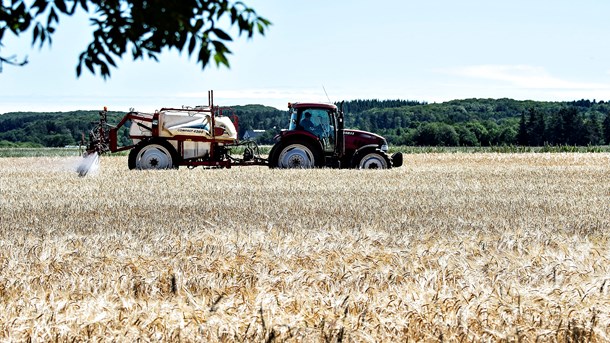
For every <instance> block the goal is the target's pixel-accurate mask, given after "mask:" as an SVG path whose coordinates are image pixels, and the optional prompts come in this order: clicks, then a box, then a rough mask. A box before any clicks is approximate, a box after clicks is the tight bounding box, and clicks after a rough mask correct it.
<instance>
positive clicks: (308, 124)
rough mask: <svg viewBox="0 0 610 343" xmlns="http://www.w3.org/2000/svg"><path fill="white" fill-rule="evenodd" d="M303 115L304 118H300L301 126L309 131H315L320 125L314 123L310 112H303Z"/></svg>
mask: <svg viewBox="0 0 610 343" xmlns="http://www.w3.org/2000/svg"><path fill="white" fill-rule="evenodd" d="M303 116H304V118H303V119H302V120H301V127H303V129H305V130H307V131H309V132H311V133H314V134H315V133H317V131H318V130H319V129H320V126H319V125H317V126H316V125H314V123H313V122H312V121H311V113H310V112H305V113H304V114H303Z"/></svg>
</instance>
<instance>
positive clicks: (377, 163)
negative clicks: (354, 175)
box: [358, 152, 390, 169]
mask: <svg viewBox="0 0 610 343" xmlns="http://www.w3.org/2000/svg"><path fill="white" fill-rule="evenodd" d="M389 166H390V163H389V161H388V160H387V159H386V158H385V157H384V156H383V155H381V154H379V153H377V152H371V153H368V154H366V155H364V156H362V158H361V159H360V160H359V161H358V168H359V169H388V168H389Z"/></svg>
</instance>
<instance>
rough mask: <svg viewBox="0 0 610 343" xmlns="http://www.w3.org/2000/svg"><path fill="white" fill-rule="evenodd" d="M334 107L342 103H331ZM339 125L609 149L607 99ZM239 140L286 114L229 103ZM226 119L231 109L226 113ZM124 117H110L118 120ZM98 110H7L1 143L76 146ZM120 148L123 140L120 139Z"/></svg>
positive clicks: (461, 104)
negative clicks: (595, 146) (50, 111)
mask: <svg viewBox="0 0 610 343" xmlns="http://www.w3.org/2000/svg"><path fill="white" fill-rule="evenodd" d="M337 105H339V106H340V105H341V104H339V103H337ZM342 106H343V109H344V111H345V113H346V114H345V118H346V127H348V128H354V129H361V130H366V131H371V132H375V133H378V134H380V135H382V136H384V137H386V138H387V139H388V141H389V143H390V144H392V145H410V146H501V145H522V146H542V145H604V144H610V102H605V101H599V102H598V101H595V100H593V101H590V100H578V101H570V102H541V101H517V100H512V99H466V100H453V101H448V102H443V103H425V102H418V101H408V100H374V99H373V100H352V101H346V102H344V103H343V105H342ZM232 110H233V111H234V113H235V114H236V115H237V117H238V118H239V128H238V130H239V132H238V134H239V137H240V138H241V137H243V135H244V133H245V132H246V130H249V129H263V130H266V132H265V134H263V135H262V136H260V137H258V138H257V140H258V141H259V142H260V143H263V144H270V143H273V136H274V135H275V134H277V133H278V132H279V131H280V130H281V129H284V128H287V127H288V122H289V117H288V114H287V111H285V110H278V109H276V108H273V107H268V106H263V105H247V106H233V107H232ZM224 113H225V114H227V113H231V110H228V111H227V110H225V111H224ZM124 114H125V113H120V112H111V113H110V112H109V115H108V122H109V123H111V124H112V123H118V122H119V120H120V119H121V118H122V116H123V115H124ZM97 119H98V112H97V111H73V112H56V113H36V112H13V113H5V114H2V115H0V146H2V145H3V146H7V145H8V146H10V145H29V146H46V147H61V146H66V145H78V143H79V142H80V140H81V136H82V134H83V133H85V136H86V135H87V132H88V131H89V130H90V129H91V128H92V127H93V123H94V122H95V121H96V120H97ZM122 139H123V141H124V142H125V143H127V142H128V139H127V137H126V136H125V137H123V138H122Z"/></svg>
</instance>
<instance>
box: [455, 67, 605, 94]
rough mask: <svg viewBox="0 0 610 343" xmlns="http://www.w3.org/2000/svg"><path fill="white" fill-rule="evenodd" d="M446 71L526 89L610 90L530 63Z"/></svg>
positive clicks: (601, 85)
mask: <svg viewBox="0 0 610 343" xmlns="http://www.w3.org/2000/svg"><path fill="white" fill-rule="evenodd" d="M445 72H446V73H448V74H451V75H457V76H462V77H469V78H476V79H483V80H491V81H500V82H505V83H507V84H509V85H511V86H513V87H517V88H524V89H548V90H562V89H563V90H591V91H600V90H603V91H606V92H608V91H610V84H603V83H593V82H576V81H569V80H564V79H561V78H558V77H556V76H553V75H551V74H550V73H549V72H548V71H547V70H546V69H544V68H542V67H536V66H529V65H492V64H486V65H474V66H465V67H459V68H453V69H450V70H446V71H445Z"/></svg>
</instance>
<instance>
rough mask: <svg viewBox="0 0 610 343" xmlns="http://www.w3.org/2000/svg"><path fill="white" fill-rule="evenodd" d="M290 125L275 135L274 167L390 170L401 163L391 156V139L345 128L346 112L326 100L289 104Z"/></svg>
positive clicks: (271, 156) (398, 157) (398, 155)
mask: <svg viewBox="0 0 610 343" xmlns="http://www.w3.org/2000/svg"><path fill="white" fill-rule="evenodd" d="M288 109H289V114H290V125H289V127H288V130H283V131H282V132H280V134H279V135H278V136H277V137H276V143H275V145H274V146H273V148H272V149H271V152H270V153H269V167H271V168H312V167H333V168H360V169H387V168H391V167H400V166H401V165H402V153H399V152H398V153H395V154H394V155H392V156H391V157H390V156H389V155H388V142H387V141H386V140H385V138H383V137H381V136H379V135H376V134H374V133H371V132H366V131H360V130H349V129H345V128H344V117H343V111H342V110H340V109H338V108H337V106H335V105H332V104H324V103H294V104H288Z"/></svg>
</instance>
